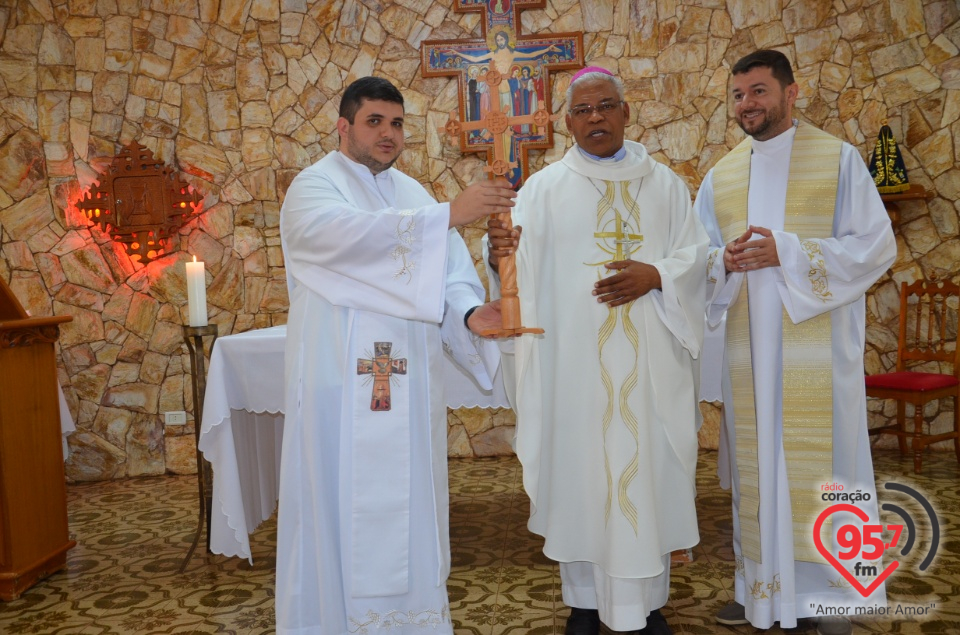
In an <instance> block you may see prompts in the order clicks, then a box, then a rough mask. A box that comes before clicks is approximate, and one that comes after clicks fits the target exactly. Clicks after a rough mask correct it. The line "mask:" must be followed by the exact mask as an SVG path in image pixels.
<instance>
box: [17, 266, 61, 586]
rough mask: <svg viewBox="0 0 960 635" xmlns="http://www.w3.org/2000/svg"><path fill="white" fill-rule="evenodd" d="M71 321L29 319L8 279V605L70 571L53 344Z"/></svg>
mask: <svg viewBox="0 0 960 635" xmlns="http://www.w3.org/2000/svg"><path fill="white" fill-rule="evenodd" d="M72 319H73V318H72V317H70V316H54V317H29V316H28V315H27V312H26V311H24V310H23V307H22V306H21V305H20V303H19V302H18V301H17V299H16V298H15V297H14V296H13V292H12V291H11V290H10V287H9V286H7V284H6V283H5V282H4V281H3V279H2V278H0V599H2V600H15V599H17V598H18V597H20V595H21V594H22V593H23V592H24V591H26V590H27V589H28V588H30V587H31V586H33V585H34V584H36V583H37V581H39V580H42V579H43V578H45V577H47V576H49V575H50V574H52V573H53V572H55V571H57V570H58V569H60V568H62V567H63V566H64V565H65V564H66V562H67V551H68V550H69V549H70V548H72V547H73V546H74V545H76V544H77V543H76V542H74V541H73V540H70V535H69V533H68V531H67V486H66V479H65V478H64V474H63V444H62V441H61V433H60V402H59V397H58V395H57V365H56V360H55V356H54V349H53V345H54V342H56V341H57V338H58V337H59V335H60V327H59V326H58V325H59V324H61V323H63V322H69V321H70V320H72Z"/></svg>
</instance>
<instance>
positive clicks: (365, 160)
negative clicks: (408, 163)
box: [347, 138, 400, 174]
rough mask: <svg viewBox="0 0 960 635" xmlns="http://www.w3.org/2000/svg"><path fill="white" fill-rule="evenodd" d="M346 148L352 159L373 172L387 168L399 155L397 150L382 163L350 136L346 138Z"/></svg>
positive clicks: (377, 172) (376, 172) (378, 172)
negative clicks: (390, 157) (388, 159)
mask: <svg viewBox="0 0 960 635" xmlns="http://www.w3.org/2000/svg"><path fill="white" fill-rule="evenodd" d="M347 149H348V150H349V151H350V155H351V156H352V158H353V160H354V161H356V162H357V163H359V164H360V165H365V166H367V168H369V169H370V171H371V172H373V173H374V174H380V173H381V172H383V171H385V170H389V169H390V167H391V166H392V165H393V164H394V163H396V161H397V159H398V158H399V157H400V153H399V152H397V153H396V154H395V155H394V156H393V158H392V159H390V161H388V162H386V163H384V162H383V161H380V160H379V159H375V158H374V157H373V155H372V154H371V152H370V150H369V149H367V148H366V147H365V146H362V145H360V144H359V143H357V142H356V140H355V139H352V138H348V139H347Z"/></svg>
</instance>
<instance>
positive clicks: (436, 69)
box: [420, 0, 583, 187]
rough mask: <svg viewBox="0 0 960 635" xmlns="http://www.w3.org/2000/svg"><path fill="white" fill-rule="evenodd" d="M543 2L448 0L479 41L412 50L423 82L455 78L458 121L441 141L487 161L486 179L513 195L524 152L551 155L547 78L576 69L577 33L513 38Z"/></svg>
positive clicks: (579, 60) (579, 58)
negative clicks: (501, 180) (476, 19)
mask: <svg viewBox="0 0 960 635" xmlns="http://www.w3.org/2000/svg"><path fill="white" fill-rule="evenodd" d="M544 6H546V0H454V5H453V8H454V10H455V11H458V12H461V13H466V12H478V13H481V14H482V18H481V20H480V29H481V31H480V37H479V38H468V39H462V40H429V41H425V42H423V43H422V44H421V45H420V61H421V68H422V74H423V76H424V77H442V76H451V75H453V76H457V78H458V90H457V94H458V96H459V103H460V116H459V117H458V116H457V113H455V112H454V113H451V115H450V121H449V123H448V127H447V128H446V129H445V130H444V133H445V134H449V135H451V136H452V137H455V138H456V137H459V142H460V150H461V151H463V152H481V151H486V153H487V164H488V166H489V168H488V171H489V172H492V173H493V175H495V176H505V177H506V178H508V179H509V180H510V182H511V183H512V184H513V185H514V187H519V186H520V185H522V184H523V181H524V180H525V179H526V178H527V176H529V168H528V167H527V151H528V150H530V149H533V148H551V147H553V126H552V125H551V122H552V120H553V119H555V118H556V117H550V115H549V113H550V112H551V111H552V108H551V105H550V96H551V92H552V91H551V89H550V71H551V70H562V69H575V68H581V67H583V34H582V33H543V34H540V35H520V24H521V23H520V13H521V11H523V10H524V9H540V8H543V7H544Z"/></svg>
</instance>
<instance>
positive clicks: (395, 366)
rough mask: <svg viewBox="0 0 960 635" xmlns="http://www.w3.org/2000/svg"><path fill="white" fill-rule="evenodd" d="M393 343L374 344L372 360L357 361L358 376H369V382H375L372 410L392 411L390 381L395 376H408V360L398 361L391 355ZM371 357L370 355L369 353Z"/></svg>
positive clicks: (371, 399)
mask: <svg viewBox="0 0 960 635" xmlns="http://www.w3.org/2000/svg"><path fill="white" fill-rule="evenodd" d="M392 348H393V343H392V342H374V343H373V355H371V356H370V359H363V358H360V359H358V360H357V374H358V375H369V377H368V378H367V380H368V381H367V382H365V385H366V383H369V380H373V394H372V396H371V397H370V410H375V411H384V410H390V381H391V379H394V377H393V376H394V375H406V374H407V360H406V358H402V359H398V358H396V357H393V356H392V355H391V354H390V349H392ZM367 355H370V353H367Z"/></svg>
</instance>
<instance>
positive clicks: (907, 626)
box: [0, 451, 960, 635]
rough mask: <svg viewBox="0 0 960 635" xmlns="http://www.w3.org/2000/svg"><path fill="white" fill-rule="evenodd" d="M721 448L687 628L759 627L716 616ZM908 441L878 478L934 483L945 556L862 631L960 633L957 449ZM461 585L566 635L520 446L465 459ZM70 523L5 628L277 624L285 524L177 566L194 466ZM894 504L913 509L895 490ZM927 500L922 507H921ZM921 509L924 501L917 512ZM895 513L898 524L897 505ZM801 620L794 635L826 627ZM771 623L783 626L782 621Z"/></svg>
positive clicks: (466, 600)
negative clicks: (62, 565) (916, 454)
mask: <svg viewBox="0 0 960 635" xmlns="http://www.w3.org/2000/svg"><path fill="white" fill-rule="evenodd" d="M716 456H717V455H716V454H715V453H713V452H702V453H701V454H700V464H699V468H698V474H697V478H698V483H699V492H700V495H699V503H698V505H699V514H700V529H701V537H702V541H701V544H700V545H698V546H697V547H696V548H695V549H694V550H693V562H692V563H688V564H682V565H675V566H674V569H673V575H672V593H671V599H670V602H669V604H667V606H666V607H665V608H664V615H665V616H666V618H667V620H668V621H669V623H670V625H671V626H672V627H673V630H674V631H675V632H677V633H697V634H702V633H721V634H731V635H732V634H734V633H755V632H759V631H757V629H754V628H753V627H750V626H746V627H739V628H731V627H724V626H718V625H716V624H715V623H714V622H713V613H714V612H715V611H716V610H717V608H719V607H720V606H723V605H724V604H726V603H727V602H728V601H729V600H730V599H731V597H732V592H733V553H732V549H731V547H730V533H731V522H730V497H729V494H728V493H727V492H725V491H722V490H720V488H719V487H718V485H717V480H716V476H715V474H716ZM912 465H913V462H912V460H910V459H909V458H904V459H902V460H901V459H900V458H899V457H898V455H897V454H896V452H886V451H883V452H878V454H877V456H876V467H877V475H878V483H880V484H883V483H886V482H898V483H902V484H906V485H910V486H912V487H914V488H916V489H918V490H920V491H921V492H923V493H925V494H926V495H927V496H928V497H929V498H930V499H931V501H932V502H933V504H934V507H935V509H936V511H937V515H938V517H939V521H940V528H941V540H940V546H939V550H938V556H937V558H936V559H935V560H934V562H933V564H932V565H931V566H930V568H929V569H928V570H927V571H926V572H923V573H918V572H917V571H916V562H914V561H913V560H912V559H910V558H911V557H912V556H914V555H917V556H918V557H917V558H916V560H917V561H919V560H920V559H921V558H922V556H923V555H924V554H926V553H927V551H928V550H929V544H928V542H929V541H928V537H929V536H930V531H929V529H925V528H924V527H923V526H922V525H919V524H918V529H917V535H918V542H917V545H916V546H915V548H914V550H913V551H912V552H911V554H910V556H908V559H907V562H905V563H904V566H903V567H902V569H901V570H900V571H898V572H897V573H896V574H894V576H893V577H891V578H890V579H889V580H888V587H887V588H888V594H889V604H890V606H891V607H893V608H895V607H897V606H904V607H914V606H920V605H929V604H930V603H933V604H935V605H936V609H935V610H933V611H931V615H930V616H928V617H926V618H923V619H920V620H918V619H916V618H897V619H895V620H889V619H888V620H887V621H871V620H866V619H860V620H856V621H855V622H854V624H855V628H854V632H857V633H954V634H960V600H958V598H960V534H958V531H957V528H958V525H960V491H958V489H960V488H958V485H960V467H958V464H957V461H956V459H955V458H954V456H953V454H952V453H938V454H937V455H936V456H929V455H928V458H927V460H926V461H925V463H924V474H923V475H922V476H914V475H913V473H912ZM450 477H451V478H450V485H451V545H452V552H453V571H452V574H451V576H450V581H449V584H448V589H449V593H450V607H451V612H452V615H453V618H454V621H455V623H456V633H457V634H458V635H460V634H463V635H501V634H507V633H510V634H516V635H548V634H552V633H562V632H563V624H564V622H565V620H566V616H567V608H566V607H564V605H563V603H562V601H561V599H560V579H559V573H558V570H557V566H556V564H555V563H554V562H552V561H550V560H547V559H546V558H545V557H544V556H543V554H542V553H541V551H540V547H541V541H540V539H538V538H537V537H535V536H531V535H530V534H529V532H527V530H526V516H527V509H528V503H527V498H526V496H525V495H524V494H523V491H522V489H521V483H520V467H519V464H518V463H517V461H516V459H515V458H513V457H503V458H495V459H474V460H452V461H451V462H450ZM68 492H69V511H70V528H71V531H72V532H73V533H74V534H75V536H74V537H75V538H76V540H77V543H78V544H77V547H76V548H74V549H73V550H72V551H71V552H70V554H69V559H68V563H67V565H68V566H67V568H66V569H65V570H63V571H61V572H59V573H57V574H55V575H53V576H52V577H50V578H48V579H47V580H45V581H43V582H41V583H40V584H38V585H37V586H35V587H34V588H32V589H31V590H29V591H28V592H27V593H26V594H25V595H24V596H23V597H22V598H20V599H19V600H17V601H14V602H6V603H3V602H0V633H3V634H7V633H9V634H18V633H50V634H58V635H59V634H68V633H69V634H73V635H80V634H84V635H87V634H89V635H93V634H107V633H138V634H139V633H145V634H150V633H178V634H187V633H257V634H260V633H272V632H273V606H274V602H273V588H274V580H273V569H274V564H275V561H274V549H275V545H276V522H275V519H274V520H270V521H268V522H266V523H264V525H263V526H261V527H260V528H259V529H258V530H257V532H256V533H255V534H254V536H253V538H252V541H251V542H252V549H253V553H254V565H253V566H252V567H251V566H249V565H248V564H247V563H246V561H241V560H240V559H238V558H224V557H222V556H210V557H209V558H205V557H204V556H202V555H196V556H194V559H193V560H192V562H191V564H190V567H189V568H188V571H187V573H186V574H183V575H181V574H178V573H177V569H178V568H179V566H180V562H181V559H182V558H183V556H184V555H185V554H186V552H187V549H188V547H189V545H190V541H191V539H192V536H193V530H194V528H195V516H196V509H197V507H196V489H195V480H194V479H193V478H192V477H162V478H150V479H138V480H124V481H113V482H104V483H90V484H81V485H75V486H71V487H69V489H68ZM880 501H881V502H887V501H890V502H893V501H896V502H897V504H899V505H901V506H903V507H904V508H909V505H907V504H906V503H905V502H904V501H903V500H901V499H895V498H892V497H889V496H886V495H885V494H881V496H880ZM916 509H917V510H919V507H917V508H916ZM913 513H914V512H912V511H911V514H913ZM884 520H885V522H898V521H897V519H896V518H895V517H892V518H885V519H884ZM815 630H816V629H815V627H814V626H813V625H812V623H801V625H800V627H799V628H797V629H792V630H790V631H787V632H789V633H814V632H815ZM768 632H770V633H781V632H783V631H780V630H779V629H772V630H771V631H768Z"/></svg>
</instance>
